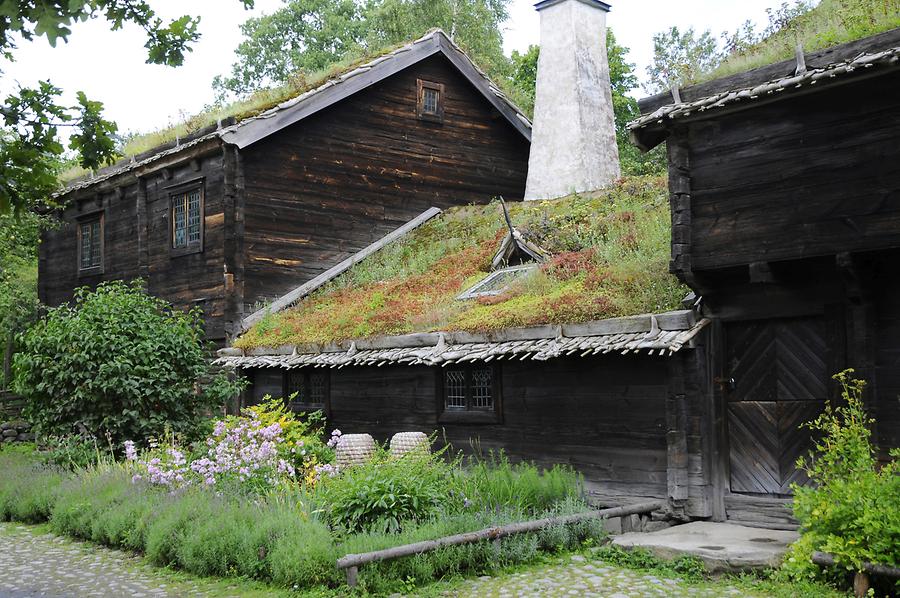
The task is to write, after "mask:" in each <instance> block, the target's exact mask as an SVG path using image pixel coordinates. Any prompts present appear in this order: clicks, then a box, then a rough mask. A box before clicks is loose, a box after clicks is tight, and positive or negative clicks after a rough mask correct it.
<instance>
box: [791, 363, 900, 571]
mask: <svg viewBox="0 0 900 598" xmlns="http://www.w3.org/2000/svg"><path fill="white" fill-rule="evenodd" d="M834 379H835V380H837V381H838V383H839V384H840V385H841V387H842V389H843V392H842V396H843V404H842V405H840V406H838V407H836V408H835V407H832V406H830V405H829V406H827V407H826V408H825V411H824V412H823V413H822V414H821V415H820V416H819V417H817V418H816V419H815V420H813V421H812V422H809V423H808V424H805V426H806V427H807V428H809V429H810V430H812V431H813V432H814V433H815V434H816V435H818V436H819V437H818V439H817V440H816V442H815V449H814V451H813V452H812V453H811V454H810V455H809V456H808V457H801V458H800V459H799V460H798V461H797V465H798V466H799V467H801V468H803V470H804V471H806V473H807V475H808V476H809V478H810V480H811V481H812V482H813V485H812V486H809V487H799V486H796V485H795V486H794V488H793V489H794V493H795V496H794V507H793V508H794V514H795V515H796V517H797V519H798V520H799V521H800V524H801V527H802V530H803V534H804V538H803V541H802V542H801V543H799V547H800V548H798V549H797V550H795V554H794V555H793V557H792V558H793V560H790V559H789V561H788V563H789V564H790V565H789V566H791V567H794V568H795V569H797V570H798V572H800V573H801V574H802V571H803V569H804V567H806V566H809V567H811V563H809V560H808V559H809V554H808V553H810V552H812V551H813V550H821V551H824V552H828V553H831V554H833V555H835V557H836V560H837V562H838V563H839V566H840V568H842V569H845V570H850V571H859V570H861V568H862V564H863V563H864V562H874V563H880V564H884V565H891V566H895V567H896V566H898V565H900V508H898V506H900V461H898V459H900V451H898V450H894V451H892V452H891V456H892V458H893V460H892V461H891V462H890V463H888V464H886V465H883V466H880V465H879V463H878V459H877V456H876V455H877V453H876V450H875V447H874V446H873V444H872V439H871V436H872V432H871V429H870V426H871V424H873V423H874V420H873V419H872V418H870V417H869V416H868V415H867V414H866V410H865V408H864V404H863V391H864V389H865V386H866V383H865V382H864V381H863V380H859V379H856V378H854V377H853V370H852V369H848V370H844V371H843V372H841V373H839V374H836V375H835V376H834ZM801 548H802V549H803V550H804V551H805V552H806V554H803V555H799V554H796V552H797V551H798V550H800V549H801ZM798 557H800V558H799V559H798Z"/></svg>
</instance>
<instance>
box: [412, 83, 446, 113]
mask: <svg viewBox="0 0 900 598" xmlns="http://www.w3.org/2000/svg"><path fill="white" fill-rule="evenodd" d="M426 89H431V90H433V91H436V92H437V94H438V97H437V106H436V110H434V111H433V112H432V111H430V110H425V90H426ZM416 116H417V117H418V118H419V120H424V121H429V122H434V123H439V124H442V123H443V122H444V84H443V83H437V82H435V81H428V80H425V79H416Z"/></svg>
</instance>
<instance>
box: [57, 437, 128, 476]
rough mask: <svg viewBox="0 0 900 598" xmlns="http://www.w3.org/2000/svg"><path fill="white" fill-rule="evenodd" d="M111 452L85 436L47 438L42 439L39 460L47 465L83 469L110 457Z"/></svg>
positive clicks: (92, 438)
mask: <svg viewBox="0 0 900 598" xmlns="http://www.w3.org/2000/svg"><path fill="white" fill-rule="evenodd" d="M111 453H112V450H111V449H110V448H109V446H106V445H103V444H101V443H100V442H98V441H97V439H96V438H94V437H92V436H89V435H87V434H72V435H70V436H48V437H46V438H44V439H43V450H42V452H41V458H42V459H43V461H44V462H45V463H47V464H49V465H56V466H58V467H64V468H67V469H85V468H87V467H90V466H91V465H97V464H98V463H100V462H101V461H102V460H104V459H109V458H110V457H111Z"/></svg>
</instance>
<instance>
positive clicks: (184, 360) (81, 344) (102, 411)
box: [13, 281, 237, 444]
mask: <svg viewBox="0 0 900 598" xmlns="http://www.w3.org/2000/svg"><path fill="white" fill-rule="evenodd" d="M201 322H202V320H201V315H200V311H199V310H196V309H195V310H191V311H190V312H187V313H185V312H182V311H180V310H176V309H173V308H172V307H171V306H170V305H169V304H168V303H166V302H165V301H163V300H161V299H158V298H155V297H152V296H150V295H149V294H147V293H146V292H145V291H144V290H143V288H142V283H141V281H134V282H132V283H124V282H120V281H116V282H109V283H103V284H101V285H100V286H99V287H98V288H97V289H96V290H95V291H90V290H89V289H87V288H81V289H78V290H77V291H76V292H75V300H74V304H72V305H68V304H67V305H62V306H60V307H56V308H52V309H50V310H48V313H47V316H46V318H44V319H42V320H40V321H38V322H37V323H36V324H34V326H32V327H31V328H30V329H29V330H28V331H27V332H26V333H24V334H23V335H22V337H21V345H22V346H21V348H20V351H19V352H18V353H16V355H15V359H14V367H13V369H14V376H15V384H14V387H15V389H16V391H17V392H19V393H21V394H22V395H23V396H24V397H25V398H26V400H27V404H26V410H25V416H26V417H27V418H29V419H30V421H32V422H34V423H35V424H36V426H37V428H38V430H39V431H40V432H41V433H42V434H58V435H69V434H73V433H78V432H85V431H86V432H87V433H89V434H93V435H95V436H98V437H102V435H104V434H106V433H108V434H109V435H110V436H111V438H112V440H113V441H114V442H115V443H117V444H118V443H120V442H122V441H124V440H126V439H146V438H150V437H159V436H160V435H161V434H163V432H164V431H165V430H166V428H169V429H171V430H172V431H173V432H175V433H185V434H190V432H191V430H192V429H194V427H195V426H196V425H197V424H198V423H199V421H200V419H201V418H202V416H203V415H204V413H205V412H206V411H207V410H209V409H211V408H213V407H215V406H218V405H221V404H222V403H223V402H224V401H225V400H226V399H228V398H229V397H231V396H233V395H234V393H235V392H236V390H237V388H236V387H235V384H233V383H230V382H228V380H227V378H225V375H224V374H220V375H213V373H212V372H211V369H210V368H211V366H210V364H209V362H208V360H207V355H206V351H205V350H204V348H203V329H202V323H201Z"/></svg>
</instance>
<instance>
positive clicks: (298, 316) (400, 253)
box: [235, 177, 688, 348]
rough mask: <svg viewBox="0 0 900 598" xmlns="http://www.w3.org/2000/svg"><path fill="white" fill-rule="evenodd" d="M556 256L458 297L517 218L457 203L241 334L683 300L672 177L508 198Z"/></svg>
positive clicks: (650, 308) (586, 314)
mask: <svg viewBox="0 0 900 598" xmlns="http://www.w3.org/2000/svg"><path fill="white" fill-rule="evenodd" d="M509 211H510V216H511V218H512V222H513V224H514V225H515V227H516V228H517V229H518V230H519V231H520V232H521V233H522V234H523V235H525V236H526V237H527V238H528V239H529V240H530V241H532V242H534V243H536V244H537V245H539V246H540V247H542V248H543V249H544V250H546V251H548V252H549V253H550V254H551V256H552V257H551V258H550V259H548V260H547V261H546V262H545V263H543V264H542V265H541V266H540V267H538V268H535V269H534V270H533V271H531V272H530V273H528V274H527V275H525V276H523V277H520V278H518V279H517V280H516V281H515V282H513V283H512V284H511V285H510V286H509V287H508V288H506V289H505V290H503V291H502V292H501V293H500V294H499V295H491V296H483V297H479V298H476V299H468V300H459V299H457V297H458V296H459V295H460V293H462V292H463V291H465V290H466V289H468V288H469V287H471V286H472V285H474V284H476V283H478V282H479V281H481V280H483V279H484V278H485V277H486V276H488V275H489V274H490V272H491V260H492V258H493V256H494V254H495V253H496V252H497V250H498V248H499V246H500V243H501V242H502V241H503V238H504V236H505V235H506V234H508V229H507V228H506V224H505V222H504V219H503V213H502V208H501V206H500V203H499V202H497V201H494V202H491V203H490V204H488V205H479V206H465V207H459V208H452V209H449V210H447V211H445V212H444V213H443V214H441V215H440V216H438V217H436V218H434V219H432V220H431V221H429V222H428V223H426V224H424V225H423V226H421V227H419V228H418V229H416V230H415V231H413V232H412V233H410V234H408V235H406V236H405V237H403V238H402V239H400V240H398V241H395V242H394V243H392V244H390V245H388V246H387V247H385V248H384V249H382V250H381V251H379V252H378V253H376V254H374V255H372V256H370V257H368V258H366V259H365V260H363V261H361V262H360V263H358V264H356V265H355V266H354V267H353V268H351V269H350V270H348V271H347V272H345V273H344V274H343V275H341V276H340V277H338V278H337V279H335V280H334V281H332V282H330V283H328V284H327V285H325V286H323V287H322V288H320V289H318V290H317V291H315V292H314V293H313V294H312V295H310V296H309V297H307V298H305V299H304V300H303V301H301V302H300V303H299V304H298V305H296V306H295V307H293V308H291V309H288V310H285V311H282V312H278V313H273V314H267V315H266V316H265V317H264V318H263V319H262V320H260V322H258V323H257V324H256V326H254V327H253V328H251V329H250V330H249V331H248V332H247V333H246V334H244V335H243V336H242V337H241V338H239V339H238V340H237V342H235V346H237V347H242V348H253V347H262V346H268V347H273V346H279V345H285V344H302V343H328V342H334V341H342V340H349V339H357V338H369V337H373V336H381V335H393V334H406V333H410V332H430V331H438V330H444V331H454V330H466V331H477V332H487V331H491V330H498V329H502V328H509V327H516V326H533V325H539V324H559V323H574V322H586V321H591V320H600V319H605V318H612V317H617V316H626V315H634V314H639V313H647V312H661V311H667V310H671V309H677V308H678V307H679V305H680V302H681V299H682V298H683V297H684V295H685V294H686V293H687V291H688V289H687V287H684V286H683V285H681V284H680V283H679V282H678V280H677V279H675V277H674V276H672V275H670V274H669V271H668V261H669V243H670V232H669V224H670V222H669V207H668V200H667V191H666V181H665V179H662V178H648V177H631V178H625V179H622V180H620V181H618V182H617V183H616V184H615V185H614V186H612V187H610V188H607V189H603V190H600V191H596V192H593V193H586V194H576V195H571V196H568V197H564V198H561V199H555V200H549V201H530V202H522V203H513V204H510V205H509Z"/></svg>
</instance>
